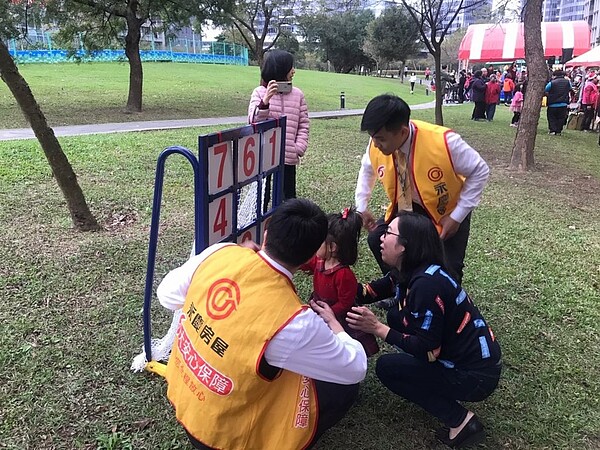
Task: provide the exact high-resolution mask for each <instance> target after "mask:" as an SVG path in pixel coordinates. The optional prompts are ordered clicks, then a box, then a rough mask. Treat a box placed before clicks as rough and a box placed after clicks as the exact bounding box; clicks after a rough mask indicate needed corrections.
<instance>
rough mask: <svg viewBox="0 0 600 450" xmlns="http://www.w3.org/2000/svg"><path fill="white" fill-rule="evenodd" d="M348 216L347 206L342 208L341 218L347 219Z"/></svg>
mask: <svg viewBox="0 0 600 450" xmlns="http://www.w3.org/2000/svg"><path fill="white" fill-rule="evenodd" d="M347 218H348V208H344V210H343V211H342V219H347Z"/></svg>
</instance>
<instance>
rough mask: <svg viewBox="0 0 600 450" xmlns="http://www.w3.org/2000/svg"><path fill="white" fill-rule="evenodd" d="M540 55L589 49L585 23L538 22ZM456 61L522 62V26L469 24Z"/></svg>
mask: <svg viewBox="0 0 600 450" xmlns="http://www.w3.org/2000/svg"><path fill="white" fill-rule="evenodd" d="M542 44H543V46H544V56H546V57H549V56H562V54H563V49H571V48H572V49H573V56H578V55H581V54H582V53H585V52H587V51H588V50H589V49H590V27H589V25H588V24H587V22H585V21H583V20H580V21H576V22H542ZM458 59H459V60H461V61H464V60H468V61H473V62H480V61H490V62H491V61H494V62H501V61H514V60H515V59H525V43H524V39H523V24H522V23H501V24H479V25H470V26H469V28H468V29H467V34H466V35H465V37H464V38H463V40H462V42H461V43H460V49H459V50H458Z"/></svg>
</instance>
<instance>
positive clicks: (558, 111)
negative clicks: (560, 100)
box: [546, 106, 567, 133]
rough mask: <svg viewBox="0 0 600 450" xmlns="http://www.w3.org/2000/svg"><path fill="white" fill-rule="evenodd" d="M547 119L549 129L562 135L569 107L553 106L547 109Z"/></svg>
mask: <svg viewBox="0 0 600 450" xmlns="http://www.w3.org/2000/svg"><path fill="white" fill-rule="evenodd" d="M546 109H547V111H546V117H547V118H548V129H549V130H550V132H551V133H562V129H563V127H564V126H565V122H566V121H567V107H566V106H553V107H550V106H548V108H546Z"/></svg>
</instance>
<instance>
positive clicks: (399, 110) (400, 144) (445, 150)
mask: <svg viewBox="0 0 600 450" xmlns="http://www.w3.org/2000/svg"><path fill="white" fill-rule="evenodd" d="M361 131H366V132H367V133H369V135H370V136H371V139H370V140H369V144H368V145H367V150H366V152H365V154H364V156H363V158H362V163H361V168H360V171H359V173H358V181H357V183H356V192H355V202H356V209H357V210H358V211H360V212H361V213H362V215H363V224H364V226H365V228H367V229H368V230H369V236H368V238H367V241H368V243H369V247H370V249H371V251H372V252H373V255H374V256H375V259H376V260H377V263H378V264H379V267H380V268H381V270H382V272H383V273H384V274H386V273H387V272H389V270H390V267H389V266H387V265H386V264H385V263H384V262H383V261H382V259H381V247H380V246H381V241H380V238H381V236H382V235H383V234H384V233H385V230H386V229H387V226H388V224H389V223H390V222H391V221H392V220H393V219H394V217H396V215H397V214H398V211H401V210H407V211H414V212H416V213H419V214H423V215H426V216H428V217H429V218H430V219H431V220H432V221H433V223H434V225H435V226H436V228H437V230H438V232H439V234H440V237H441V238H442V241H443V243H444V251H445V254H446V260H447V264H448V269H450V270H451V271H452V272H453V274H452V275H454V276H455V279H456V280H457V281H458V282H459V284H460V283H461V282H462V276H463V266H464V259H465V253H466V249H467V242H468V240H469V230H470V224H471V211H472V210H473V209H475V207H476V206H477V205H478V204H479V201H480V199H481V194H482V192H483V189H484V187H485V185H486V183H487V180H488V177H489V172H490V171H489V168H488V165H487V164H486V162H485V161H484V160H483V158H482V157H481V155H479V153H478V152H477V151H475V150H474V149H473V148H472V147H471V146H470V145H469V144H467V143H466V142H465V141H464V140H463V139H462V138H461V137H460V136H459V135H458V134H457V133H455V132H453V131H452V130H450V129H448V128H444V127H441V126H438V125H432V124H429V123H427V122H422V121H419V120H410V107H409V106H408V105H407V104H406V102H405V101H404V100H402V99H401V98H400V97H397V96H395V95H390V94H385V95H380V96H378V97H375V98H374V99H372V100H371V101H370V102H369V104H368V105H367V108H366V109H365V112H364V114H363V118H362V122H361ZM377 180H379V181H381V183H382V184H383V188H384V190H385V193H386V195H387V197H388V199H389V201H390V203H389V205H388V206H387V210H386V213H385V216H384V217H382V218H381V219H379V220H378V221H376V219H375V217H374V216H373V214H372V213H371V212H370V211H369V209H368V203H369V200H370V198H371V193H372V191H373V187H374V186H375V182H376V181H377Z"/></svg>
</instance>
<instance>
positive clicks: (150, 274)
mask: <svg viewBox="0 0 600 450" xmlns="http://www.w3.org/2000/svg"><path fill="white" fill-rule="evenodd" d="M277 127H281V147H280V158H279V165H278V166H277V167H274V168H272V169H270V170H268V171H265V172H263V171H262V161H263V148H264V142H263V139H264V132H265V131H268V130H271V129H273V128H277ZM285 127H286V118H285V116H284V117H281V118H279V119H271V120H267V121H265V122H260V123H256V124H252V125H247V126H244V127H240V128H234V129H230V130H225V131H222V132H218V133H212V134H207V135H203V136H199V137H198V149H199V150H198V157H197V158H196V156H195V155H194V154H193V153H192V151H190V150H188V149H187V148H184V147H177V146H173V147H168V148H166V149H165V150H163V151H162V152H161V154H160V155H159V157H158V160H157V162H156V176H155V182H154V199H153V203H152V219H151V224H150V240H149V243H148V264H147V268H146V285H145V290H144V311H143V312H144V351H145V352H146V359H147V360H148V361H152V348H151V339H152V321H151V317H150V306H151V302H152V291H153V284H154V267H155V262H156V249H157V246H158V231H159V222H160V205H161V202H162V190H163V180H164V172H165V162H166V159H167V158H168V157H169V156H171V155H173V154H180V155H183V156H184V157H185V158H186V159H187V160H188V161H189V163H190V164H191V165H192V169H193V171H194V248H195V251H196V254H198V253H200V252H201V251H202V250H204V249H205V248H206V247H207V246H208V228H207V221H206V218H207V217H208V205H209V203H212V202H213V201H214V200H216V199H218V198H220V197H222V196H223V195H226V194H228V193H233V197H234V198H233V200H234V201H233V205H232V208H233V214H232V218H233V226H232V234H230V235H229V236H226V237H225V238H224V239H223V241H228V240H236V239H237V237H238V236H240V235H241V234H243V233H244V232H245V231H246V230H248V229H250V228H252V227H254V226H256V228H257V230H256V232H257V236H256V238H257V241H259V242H260V239H261V237H262V223H263V222H264V221H265V220H266V219H267V218H268V217H269V216H270V215H271V214H273V212H274V211H275V209H276V208H277V207H278V206H279V205H280V204H281V202H282V200H283V166H284V163H285ZM256 133H259V134H260V139H261V145H260V146H259V161H260V163H261V165H260V167H259V171H258V174H257V175H256V176H254V177H252V178H250V179H248V180H246V181H244V182H242V183H238V177H237V170H236V169H237V162H238V161H237V149H238V147H237V146H238V139H239V138H242V137H245V136H250V135H252V134H256ZM227 141H233V142H234V145H233V149H232V151H233V158H234V159H233V184H232V186H230V187H229V188H227V189H225V190H223V191H221V192H218V193H217V194H212V195H209V194H208V179H209V177H208V149H209V147H211V146H213V145H215V144H218V143H221V142H227ZM270 174H272V175H273V178H274V181H273V198H272V200H271V204H272V206H271V208H270V209H269V210H268V211H266V212H265V213H264V214H263V213H262V199H261V197H260V196H259V197H258V198H259V201H257V202H256V203H257V205H256V209H257V210H256V220H254V221H253V222H251V223H250V224H248V225H246V226H245V227H244V228H242V229H240V230H238V229H237V201H238V198H237V196H238V194H237V192H238V190H239V189H240V188H241V187H243V186H246V185H248V184H251V183H253V182H258V192H262V183H263V179H264V178H266V176H267V175H270ZM203 219H204V220H203Z"/></svg>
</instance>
